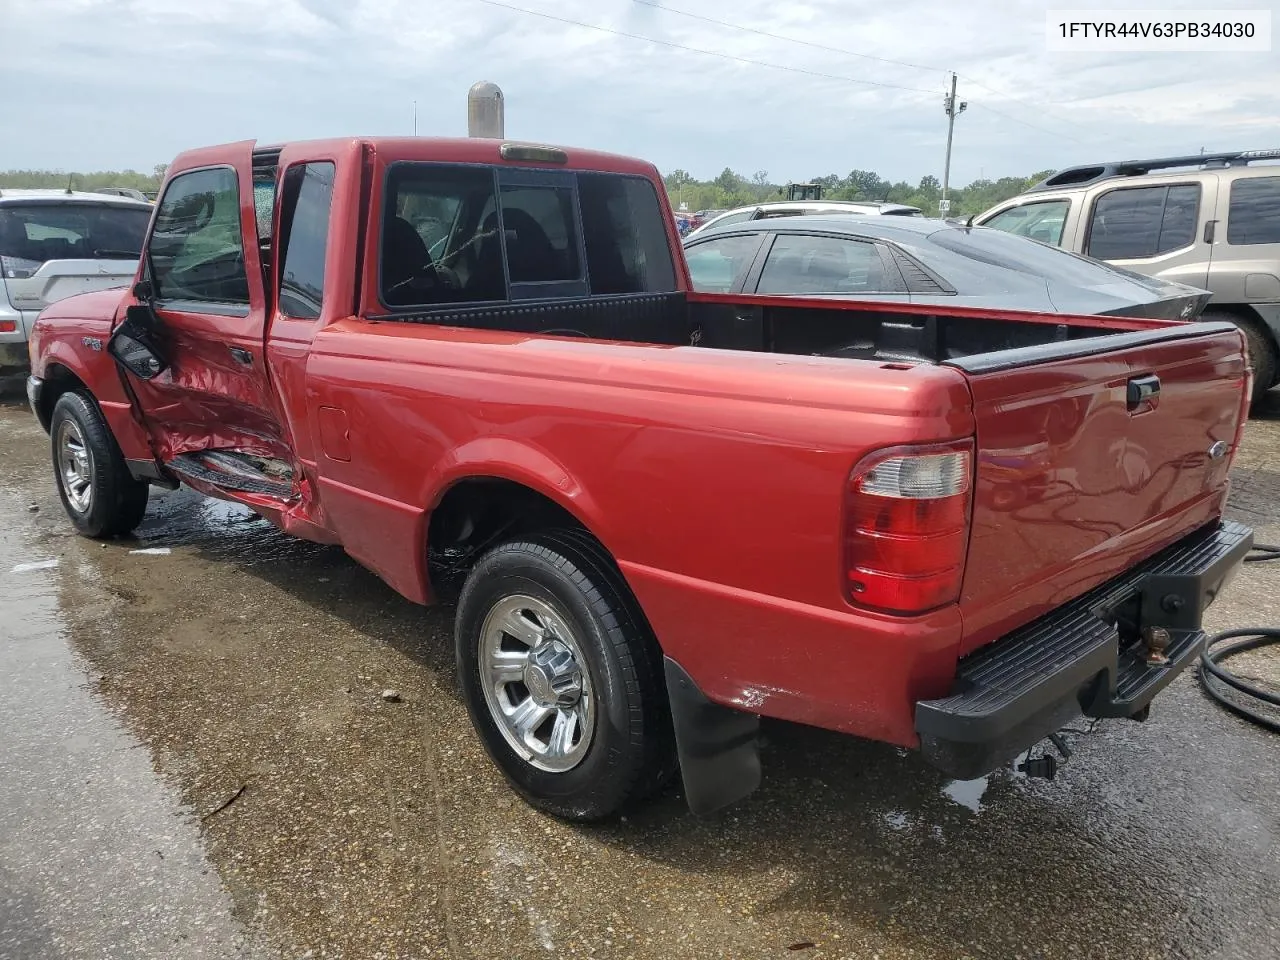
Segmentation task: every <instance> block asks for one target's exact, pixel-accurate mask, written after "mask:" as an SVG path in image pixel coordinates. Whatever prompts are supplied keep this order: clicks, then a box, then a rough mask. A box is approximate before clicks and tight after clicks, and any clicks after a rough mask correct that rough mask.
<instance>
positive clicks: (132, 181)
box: [0, 163, 168, 193]
mask: <svg viewBox="0 0 1280 960" xmlns="http://www.w3.org/2000/svg"><path fill="white" fill-rule="evenodd" d="M167 168H168V164H164V163H159V164H156V166H155V167H153V168H152V170H151V172H150V173H143V172H140V171H138V170H95V171H93V172H91V173H74V172H67V171H63V170H3V171H0V190H3V189H4V188H5V187H12V188H13V189H15V190H17V189H23V188H27V189H37V190H65V189H66V188H67V187H70V188H71V189H72V190H97V189H98V188H100V187H131V188H132V189H134V190H141V191H142V192H143V193H155V192H156V191H157V190H159V189H160V183H161V181H162V180H164V172H165V170H166V169H167Z"/></svg>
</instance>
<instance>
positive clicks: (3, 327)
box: [0, 320, 18, 333]
mask: <svg viewBox="0 0 1280 960" xmlns="http://www.w3.org/2000/svg"><path fill="white" fill-rule="evenodd" d="M17 329H18V321H17V320H0V333H13V332H14V331H15V330H17Z"/></svg>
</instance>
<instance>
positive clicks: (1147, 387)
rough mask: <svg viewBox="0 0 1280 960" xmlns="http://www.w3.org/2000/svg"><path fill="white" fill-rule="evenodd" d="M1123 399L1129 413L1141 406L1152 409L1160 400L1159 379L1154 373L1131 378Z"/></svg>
mask: <svg viewBox="0 0 1280 960" xmlns="http://www.w3.org/2000/svg"><path fill="white" fill-rule="evenodd" d="M1125 399H1126V406H1128V408H1129V411H1130V412H1131V413H1132V412H1133V411H1134V410H1137V409H1138V408H1139V407H1141V406H1142V405H1143V404H1149V405H1150V406H1152V407H1154V406H1155V405H1156V403H1157V402H1158V401H1159V400H1160V378H1159V377H1157V376H1156V375H1155V374H1154V373H1149V374H1147V375H1146V376H1145V377H1131V378H1130V379H1129V386H1128V390H1127V396H1126V398H1125Z"/></svg>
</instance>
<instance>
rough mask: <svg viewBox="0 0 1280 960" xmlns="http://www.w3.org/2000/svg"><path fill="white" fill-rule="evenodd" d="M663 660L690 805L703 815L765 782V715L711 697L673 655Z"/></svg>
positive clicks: (681, 774) (744, 794)
mask: <svg viewBox="0 0 1280 960" xmlns="http://www.w3.org/2000/svg"><path fill="white" fill-rule="evenodd" d="M663 666H664V669H665V671H666V675H667V697H668V699H669V700H670V703H671V717H672V721H673V723H674V725H675V732H676V753H677V754H678V756H679V758H680V776H681V778H682V779H683V780H684V795H685V800H686V801H687V802H688V804H689V809H690V810H691V811H693V812H694V813H695V814H698V815H702V814H707V813H712V812H714V811H716V810H719V809H720V808H721V807H727V806H728V805H729V804H731V803H736V802H737V801H739V800H741V799H742V798H743V797H745V796H747V795H748V794H750V793H752V792H753V791H754V790H755V789H756V787H758V786H760V752H759V748H758V747H757V743H756V738H757V734H758V733H759V731H760V718H759V717H758V716H756V715H755V714H754V713H743V712H742V711H741V710H734V709H732V708H730V707H722V706H721V705H720V704H718V703H712V702H711V701H710V700H708V699H707V697H706V695H705V694H703V692H702V691H701V690H699V689H698V685H697V684H696V683H694V682H693V678H691V677H690V676H689V674H687V673H685V671H684V668H683V667H681V666H680V664H678V663H676V662H675V661H674V660H672V659H671V658H670V657H663Z"/></svg>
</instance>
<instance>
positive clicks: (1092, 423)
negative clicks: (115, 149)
mask: <svg viewBox="0 0 1280 960" xmlns="http://www.w3.org/2000/svg"><path fill="white" fill-rule="evenodd" d="M669 210H670V208H669V205H668V204H667V202H666V197H665V194H664V191H663V188H662V184H661V180H660V179H659V177H658V175H657V172H656V170H655V169H654V167H653V166H652V165H650V164H647V163H642V162H639V161H635V160H629V159H625V158H621V157H615V156H609V155H605V154H599V153H591V152H586V151H579V150H562V149H558V148H552V147H543V146H533V145H525V144H517V143H510V142H497V141H482V140H432V139H379V140H358V139H351V140H340V141H326V142H315V143H295V144H289V145H287V146H284V147H274V148H266V147H257V146H255V145H254V144H253V143H251V142H248V143H239V144H232V145H229V146H222V147H216V148H211V149H205V150H198V151H193V152H190V153H186V154H183V155H182V156H180V157H179V158H178V159H177V161H176V162H175V163H174V164H173V165H172V166H171V167H170V168H169V173H168V176H167V180H166V182H165V185H164V189H163V192H162V195H161V197H160V200H159V203H158V205H157V210H156V213H155V216H154V222H153V223H152V225H151V230H150V234H149V237H148V240H147V244H146V249H145V253H144V257H143V260H142V264H141V266H140V270H139V275H138V277H137V280H136V282H135V284H134V285H133V287H132V288H131V289H129V290H127V291H115V292H106V293H96V294H89V295H86V296H82V297H78V298H72V299H68V300H64V301H62V302H60V303H58V304H56V305H54V306H52V307H50V308H49V309H48V310H46V311H45V312H44V314H43V315H42V316H41V318H40V320H39V321H38V322H37V324H36V326H35V330H34V334H33V336H32V339H31V353H32V364H33V371H34V376H33V378H32V380H31V381H30V389H29V394H30V400H31V404H32V407H33V409H34V410H35V413H36V415H37V416H38V417H39V418H40V421H41V423H42V424H44V426H45V427H46V428H47V429H48V430H49V432H50V434H51V438H52V448H53V462H54V466H55V473H56V478H57V483H58V487H59V489H60V491H61V495H62V499H63V502H64V504H65V506H66V509H67V512H68V514H69V515H70V517H71V520H72V522H73V523H74V524H75V526H76V527H77V529H78V530H79V531H80V532H81V533H83V534H85V535H88V536H93V537H105V536H112V535H121V534H126V533H128V532H129V531H130V530H132V529H133V528H134V527H135V526H137V524H138V523H139V522H140V521H141V519H142V516H143V513H144V510H145V508H146V503H147V495H148V490H149V486H150V485H160V486H169V487H173V486H175V485H177V484H178V483H179V482H182V483H186V484H189V485H190V486H191V487H193V488H195V489H196V490H199V491H201V492H203V493H206V494H209V495H211V496H215V497H221V498H224V499H227V500H234V501H238V502H240V503H243V504H247V505H248V506H249V507H251V508H252V509H253V510H255V511H257V512H258V513H259V514H261V515H262V516H264V517H266V518H268V519H269V520H271V521H272V522H273V523H275V524H277V525H279V526H280V527H282V528H283V529H284V530H286V531H288V532H290V533H293V534H296V535H297V536H300V537H306V538H309V539H312V540H317V541H320V542H324V543H333V544H341V545H342V547H343V548H344V549H345V550H346V551H347V552H348V553H349V554H350V555H351V556H352V557H354V558H355V559H356V560H358V561H359V562H360V563H362V564H364V565H366V566H367V567H369V568H370V569H372V570H374V571H376V572H377V573H378V575H380V576H381V577H382V578H383V579H384V580H386V582H387V583H389V584H390V585H391V586H392V587H394V588H395V589H396V590H398V591H399V592H400V593H402V594H403V595H404V596H406V597H408V598H409V599H410V600H413V601H415V602H417V603H424V604H425V603H430V602H432V601H434V600H436V599H438V598H440V597H442V596H445V597H454V596H456V599H457V629H456V642H457V651H456V652H457V663H458V670H459V676H460V679H461V685H462V690H463V695H464V697H465V699H466V702H467V706H468V708H469V710H470V713H471V717H472V720H473V721H474V723H475V726H476V729H477V731H478V732H479V734H480V736H481V737H482V738H483V740H484V742H485V745H486V746H487V748H488V750H489V752H490V754H491V755H492V757H493V759H494V761H495V762H496V763H497V764H498V766H499V767H500V768H501V769H502V771H503V772H504V774H505V775H506V776H507V777H508V778H509V780H510V781H511V783H512V784H513V785H514V786H515V788H516V789H517V790H519V791H520V792H521V793H522V794H523V795H524V796H525V797H527V798H528V799H529V800H530V801H531V802H533V803H534V804H537V805H538V806H540V807H542V808H544V809H546V810H548V811H550V812H552V813H554V814H557V815H559V816H563V817H569V818H576V819H592V818H599V817H604V816H607V815H609V814H611V813H613V812H615V811H616V810H618V809H619V808H620V807H621V806H622V805H624V804H625V803H627V802H632V801H636V800H638V799H640V798H642V797H643V796H645V795H646V794H648V793H651V792H652V791H653V790H655V789H656V788H657V787H659V786H660V785H661V784H662V783H663V782H664V780H665V779H666V778H667V777H668V776H669V775H670V774H672V773H673V772H674V771H675V770H676V768H677V764H678V766H679V769H680V771H681V774H682V776H683V779H684V783H685V788H686V796H687V799H688V801H689V803H690V805H691V807H692V808H693V809H694V810H696V811H700V812H701V811H708V810H712V809H715V808H717V807H719V806H721V805H723V804H726V803H728V802H731V801H733V800H736V799H738V798H739V797H741V796H743V795H745V794H746V793H748V792H750V791H751V790H752V789H754V787H755V786H756V784H757V783H758V781H759V777H760V766H759V760H758V757H757V753H756V737H755V732H756V728H757V725H758V722H759V717H760V716H768V717H778V718H782V719H785V720H790V721H798V722H801V723H807V724H814V725H817V726H821V727H827V728H830V729H833V730H840V731H845V732H848V733H850V734H856V735H858V736H862V737H869V738H873V739H877V740H882V741H887V742H890V743H894V744H900V745H902V746H904V747H913V748H919V749H920V750H921V751H922V753H923V754H924V756H925V758H926V759H927V760H928V761H929V762H931V763H933V764H935V765H936V766H938V767H940V768H942V769H943V770H945V771H948V772H949V773H950V774H951V775H953V776H956V777H961V778H966V777H974V776H978V775H980V774H983V773H985V772H988V771H990V770H992V769H994V768H995V767H997V766H998V765H1000V764H1002V763H1004V762H1007V761H1008V760H1009V759H1011V758H1013V757H1014V756H1016V755H1017V754H1018V753H1019V752H1020V751H1022V750H1025V749H1027V748H1028V747H1030V746H1031V745H1033V744H1035V743H1037V742H1039V741H1040V740H1041V739H1043V738H1044V737H1046V736H1047V735H1048V734H1050V733H1052V732H1054V731H1055V730H1057V729H1058V728H1059V727H1060V726H1062V725H1063V724H1064V723H1066V722H1067V721H1069V720H1070V719H1072V718H1074V717H1077V716H1079V715H1081V714H1082V713H1083V714H1085V715H1088V716H1091V717H1133V718H1135V719H1143V718H1144V717H1145V716H1146V714H1147V711H1148V707H1149V704H1150V702H1151V700H1152V698H1153V697H1154V696H1155V695H1156V693H1157V692H1158V691H1159V690H1161V689H1162V688H1163V687H1164V686H1165V685H1166V684H1167V683H1168V682H1169V681H1170V680H1171V679H1172V678H1173V677H1174V676H1176V675H1177V674H1178V673H1179V671H1181V670H1182V669H1183V668H1185V667H1186V666H1187V665H1188V664H1189V663H1190V662H1191V660H1192V659H1193V658H1194V657H1195V656H1196V654H1197V653H1198V651H1199V649H1200V646H1201V644H1202V642H1203V640H1204V634H1203V633H1202V632H1201V629H1200V623H1201V615H1202V613H1203V611H1204V609H1205V607H1206V606H1207V605H1208V604H1209V603H1210V602H1211V601H1212V600H1213V599H1214V597H1215V595H1216V594H1217V593H1218V592H1219V590H1220V589H1221V587H1222V585H1223V584H1224V582H1226V580H1227V579H1228V577H1229V576H1230V575H1231V574H1232V573H1233V571H1234V570H1235V569H1236V567H1237V565H1238V564H1239V562H1240V561H1241V559H1242V558H1243V556H1244V554H1245V552H1246V551H1247V550H1248V548H1249V546H1250V543H1251V540H1252V534H1251V532H1250V531H1249V530H1248V529H1246V528H1244V527H1241V526H1239V525H1238V524H1235V523H1232V522H1224V521H1223V520H1222V512H1223V507H1224V502H1225V500H1226V496H1227V486H1228V480H1227V473H1228V469H1229V467H1230V464H1231V461H1232V458H1233V455H1234V452H1235V449H1236V447H1237V445H1238V443H1239V441H1240V433H1241V429H1242V424H1243V421H1244V417H1245V410H1246V403H1247V399H1248V396H1249V389H1248V381H1249V371H1248V369H1247V366H1246V360H1245V352H1244V345H1243V343H1242V341H1241V337H1240V334H1239V332H1238V331H1237V330H1235V329H1234V328H1233V327H1231V326H1230V325H1227V324H1221V323H1171V322H1165V321H1158V320H1143V319H1134V318H1117V317H1089V316H1062V315H1039V314H1026V313H1007V312H1003V313H1002V312H994V311H984V310H980V309H973V308H958V307H957V308H947V307H940V306H937V305H929V306H922V305H915V306H913V305H911V304H904V303H901V302H898V303H887V302H886V303H875V302H866V301H860V302H853V301H843V302H842V301H839V300H832V299H802V298H787V297H758V296H734V295H717V294H696V293H693V292H691V291H690V287H689V279H688V275H687V270H686V268H685V265H684V261H683V258H682V257H681V253H680V247H679V240H678V236H677V233H676V228H675V224H674V223H673V221H672V218H671V215H670V212H669ZM760 255H762V254H758V256H760ZM885 256H886V257H888V256H889V254H887V253H886V254H885ZM893 256H894V257H896V258H898V259H897V260H895V261H892V262H894V263H896V267H895V268H896V269H904V270H905V269H911V265H910V263H903V262H901V256H902V255H901V252H900V251H899V252H898V253H894V254H893ZM908 259H909V258H908Z"/></svg>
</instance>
